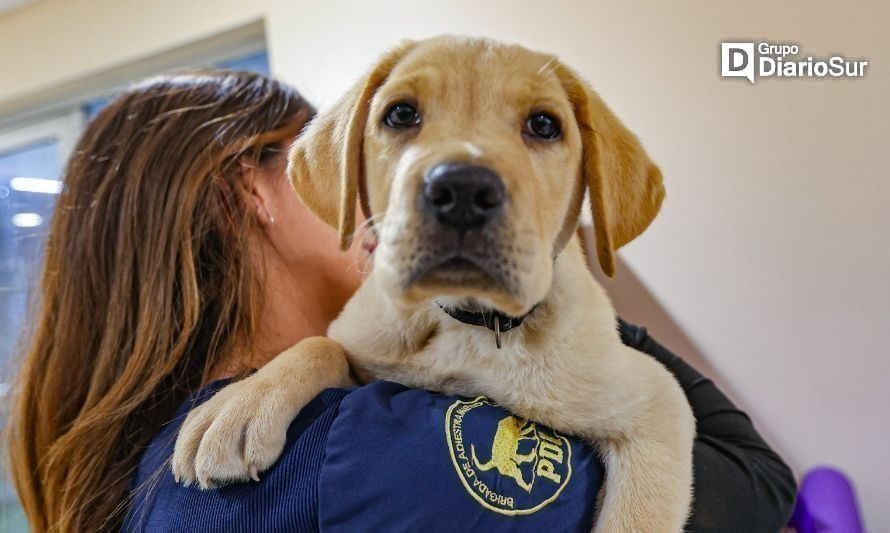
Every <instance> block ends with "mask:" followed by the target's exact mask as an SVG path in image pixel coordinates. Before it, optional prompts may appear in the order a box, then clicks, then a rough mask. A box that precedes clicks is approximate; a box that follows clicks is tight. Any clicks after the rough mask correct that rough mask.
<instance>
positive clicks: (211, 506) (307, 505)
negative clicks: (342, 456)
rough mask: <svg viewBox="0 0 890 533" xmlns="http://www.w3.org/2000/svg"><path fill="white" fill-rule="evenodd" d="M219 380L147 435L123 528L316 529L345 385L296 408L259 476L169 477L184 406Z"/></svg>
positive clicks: (207, 393)
mask: <svg viewBox="0 0 890 533" xmlns="http://www.w3.org/2000/svg"><path fill="white" fill-rule="evenodd" d="M223 385H225V383H223V382H219V383H216V384H213V385H210V386H208V387H207V388H205V389H203V390H201V391H199V392H198V393H197V394H196V395H195V397H194V398H192V399H190V400H189V401H187V402H186V403H185V404H184V405H183V406H182V408H180V410H179V412H178V413H177V414H176V416H175V417H174V419H173V420H172V421H171V422H170V423H169V424H167V425H166V426H165V427H164V429H163V430H162V431H161V432H160V433H159V434H158V435H157V436H155V438H154V439H153V441H152V443H151V444H150V445H149V447H148V449H147V450H146V451H145V453H144V455H143V457H142V460H141V462H140V465H139V469H138V472H137V475H136V479H135V480H134V482H133V483H132V491H131V497H130V505H129V510H128V513H127V517H126V519H125V521H124V527H123V530H124V531H188V532H190V533H194V532H201V531H244V532H251V531H258V532H259V531H263V532H267V531H315V530H317V529H318V514H317V510H318V477H319V473H320V471H321V468H322V463H323V460H324V455H325V453H324V452H325V445H326V443H327V440H328V433H329V431H330V428H331V425H332V424H333V421H334V420H335V419H336V417H337V413H338V408H339V405H340V402H341V401H342V399H343V398H344V397H346V396H347V395H348V394H349V393H350V390H344V389H330V390H326V391H324V392H323V393H321V394H320V395H319V396H318V397H316V398H315V399H314V400H312V402H310V403H309V404H308V405H307V406H306V407H305V408H303V410H302V411H301V412H300V414H299V416H297V418H296V419H295V420H294V421H293V423H291V425H290V427H289V428H288V432H287V442H286V445H285V449H284V452H283V453H282V456H281V458H280V459H279V460H278V462H276V463H275V464H274V465H273V466H272V467H271V468H270V469H269V470H268V471H266V472H264V473H262V474H261V479H260V482H259V483H253V482H249V483H237V484H233V485H228V486H225V487H221V488H218V489H212V490H201V489H199V488H198V487H194V486H192V487H186V486H183V485H180V484H178V483H176V481H175V480H174V479H173V474H172V471H171V468H170V457H172V455H173V446H174V444H175V441H176V434H177V433H178V431H179V427H180V425H181V424H182V422H183V421H184V419H185V416H186V414H187V413H188V411H189V409H191V408H194V407H195V406H197V405H200V404H201V403H203V402H204V401H207V400H208V399H209V398H210V397H212V396H213V394H215V393H216V392H217V391H218V390H219V389H221V388H222V386H223Z"/></svg>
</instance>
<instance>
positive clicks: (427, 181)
mask: <svg viewBox="0 0 890 533" xmlns="http://www.w3.org/2000/svg"><path fill="white" fill-rule="evenodd" d="M505 196H506V192H505V190H504V183H503V182H502V181H501V178H500V177H499V176H498V175H497V174H496V173H495V172H494V171H493V170H491V169H490V168H487V167H482V166H477V165H466V164H460V163H444V164H441V165H436V166H435V167H433V168H432V169H430V171H429V172H428V173H427V175H426V176H424V178H423V198H422V204H423V205H422V207H423V209H424V210H425V211H426V212H428V213H430V214H432V215H435V217H436V219H437V220H438V221H439V223H441V224H444V225H446V226H450V227H453V228H454V229H456V230H458V231H460V232H464V231H467V230H470V229H473V228H477V227H479V226H482V225H484V224H486V223H488V222H489V221H491V220H492V219H493V218H494V217H495V216H496V215H497V214H498V213H500V212H501V210H502V209H503V207H504V197H505Z"/></svg>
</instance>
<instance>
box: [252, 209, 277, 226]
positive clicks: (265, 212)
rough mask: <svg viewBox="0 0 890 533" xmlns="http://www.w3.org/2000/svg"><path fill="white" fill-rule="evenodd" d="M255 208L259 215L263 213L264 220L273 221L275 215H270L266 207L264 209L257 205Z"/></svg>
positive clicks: (272, 222)
mask: <svg viewBox="0 0 890 533" xmlns="http://www.w3.org/2000/svg"><path fill="white" fill-rule="evenodd" d="M256 210H257V215H259V216H261V217H262V216H263V215H265V217H266V222H268V223H269V224H274V223H275V217H273V216H272V213H270V212H269V210H268V209H266V208H264V207H260V206H257V208H256Z"/></svg>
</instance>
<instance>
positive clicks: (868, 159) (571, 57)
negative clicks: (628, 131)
mask: <svg viewBox="0 0 890 533" xmlns="http://www.w3.org/2000/svg"><path fill="white" fill-rule="evenodd" d="M137 6H138V7H137ZM545 6H546V7H545ZM888 15H890V8H888V6H887V4H886V2H883V1H881V0H868V1H860V2H856V3H855V4H854V3H847V4H844V5H841V4H840V3H838V4H837V5H836V6H829V5H828V2H820V3H814V2H805V1H803V0H795V1H788V2H769V1H767V0H750V1H748V2H744V3H741V2H734V3H729V2H707V1H687V2H683V3H682V5H681V4H679V3H667V2H646V1H643V0H634V1H627V2H609V3H605V2H582V1H577V2H572V1H569V0H561V1H552V2H547V3H542V2H539V1H532V0H523V1H518V0H497V1H494V0H490V1H486V2H478V1H471V0H452V1H448V2H445V1H442V2H427V3H422V2H409V1H406V0H376V1H375V2H360V1H352V2H348V1H339V2H333V1H330V0H328V1H322V0H301V1H298V0H254V1H253V2H244V1H243V0H242V1H234V0H216V1H214V2H212V3H210V2H201V1H200V0H176V1H173V0H156V1H154V2H151V3H146V2H142V3H139V4H136V3H135V2H121V1H119V0H117V1H115V0H79V1H78V2H70V1H66V0H43V1H42V2H39V3H37V4H35V5H33V6H30V7H26V8H22V9H20V10H18V11H15V12H13V13H11V14H10V15H7V16H5V17H0V72H3V77H4V80H3V82H2V83H0V111H2V110H10V109H15V108H16V106H17V105H18V106H23V105H25V104H30V103H33V102H35V101H37V100H39V96H40V95H41V94H44V95H48V94H53V88H58V87H64V86H65V85H66V84H72V83H75V82H76V81H77V80H79V79H82V78H84V77H88V76H91V75H94V74H96V73H98V72H100V71H102V70H104V69H109V68H113V67H115V66H118V65H121V64H124V63H126V62H128V61H133V60H136V59H139V58H143V57H146V56H149V55H152V54H156V53H159V52H162V51H164V50H165V49H168V48H170V47H173V46H176V45H180V44H184V43H187V42H189V41H192V40H195V39H199V38H203V37H206V36H208V35H211V34H213V33H214V32H219V31H223V30H225V29H228V28H231V27H234V26H237V25H239V24H244V23H247V22H249V21H251V20H254V19H256V18H257V17H259V16H265V17H266V24H267V31H268V40H269V48H270V53H271V58H272V63H273V69H274V70H275V72H277V73H278V74H279V75H281V76H283V77H284V78H285V79H287V80H290V81H292V82H294V83H296V84H297V86H298V87H300V88H301V90H303V92H304V93H306V94H307V95H308V96H310V97H311V98H313V99H315V101H318V102H322V103H325V102H331V101H332V100H333V99H334V98H335V97H336V96H337V95H339V93H340V92H341V91H342V90H343V89H344V88H345V86H346V85H347V84H348V83H349V82H350V81H351V80H352V79H354V78H355V77H356V76H358V74H359V73H360V72H361V71H362V69H363V68H364V67H365V66H366V65H367V64H368V63H369V62H370V61H371V60H372V59H373V57H374V56H376V55H377V54H378V53H379V52H380V51H382V50H383V49H384V48H385V47H387V46H388V45H390V44H392V43H394V42H396V41H398V40H400V39H401V38H403V37H421V36H425V35H431V34H436V33H442V32H449V33H481V34H486V35H489V36H493V37H498V38H503V39H507V40H511V41H518V42H521V43H524V44H526V45H527V46H530V47H535V48H541V49H545V50H550V51H554V52H558V53H559V54H561V55H562V56H563V57H564V58H565V60H566V61H567V62H569V63H570V64H572V65H574V66H576V67H577V68H578V69H579V70H581V71H582V72H583V73H585V74H586V75H587V77H588V78H589V79H590V80H591V81H592V82H593V83H594V85H595V86H596V87H597V88H598V89H599V91H600V92H601V94H602V95H603V96H604V98H605V99H606V101H607V102H609V103H611V105H612V107H613V108H614V109H615V111H616V112H617V113H618V115H619V116H621V117H623V118H624V120H625V122H626V123H627V124H628V125H629V126H630V127H631V128H632V129H633V130H634V131H636V132H637V133H638V134H639V135H640V136H641V137H642V139H643V141H644V143H645V144H646V146H647V147H648V148H649V150H650V152H651V153H652V155H653V157H654V158H655V160H656V161H658V162H659V163H660V164H661V166H662V170H663V171H664V174H665V176H666V180H667V189H668V200H667V203H666V204H665V207H664V210H663V212H662V215H661V216H660V218H659V219H658V220H657V222H656V223H655V225H654V226H653V227H652V228H651V230H650V231H649V232H647V233H646V234H645V235H644V236H643V237H642V238H641V239H639V240H638V241H637V242H635V243H633V244H631V245H630V246H628V247H627V249H626V250H625V251H624V253H623V257H624V260H625V262H626V264H627V265H628V267H629V269H630V272H631V274H628V273H624V274H622V276H626V277H625V279H624V282H622V279H621V276H619V279H618V281H617V283H618V284H619V285H621V284H622V283H624V284H627V283H629V282H632V283H636V282H637V281H639V282H641V283H642V285H643V286H644V287H645V288H646V289H648V294H649V295H651V297H652V298H654V301H647V302H646V303H645V304H644V305H645V306H650V305H657V306H660V307H661V308H663V309H664V310H665V311H666V313H667V314H668V315H669V317H670V319H671V321H672V322H673V324H674V325H675V326H677V328H678V329H675V328H668V327H665V326H664V325H663V323H659V324H656V327H655V329H656V333H663V334H664V335H665V340H666V343H667V344H669V345H671V344H672V343H673V344H674V345H677V346H681V347H684V348H689V349H695V350H697V351H699V352H700V353H701V354H704V357H705V358H706V363H705V366H707V367H708V368H710V369H711V370H713V371H714V372H715V373H716V374H717V376H718V377H719V381H720V382H721V383H722V384H724V385H725V386H726V387H727V388H728V389H729V390H730V391H731V392H732V393H733V397H734V398H735V399H737V400H738V401H739V402H740V403H741V404H742V405H743V406H744V407H746V408H747V409H748V410H749V411H750V413H751V414H752V417H753V418H754V420H755V421H756V423H757V425H758V426H759V427H760V428H761V429H762V430H763V431H764V433H765V434H767V435H768V436H769V437H770V439H771V442H772V443H773V444H774V445H775V446H776V447H777V448H778V449H779V450H780V451H781V452H783V454H784V455H785V457H786V458H787V459H788V461H789V462H790V463H791V464H792V465H793V466H794V467H795V469H796V470H797V471H798V472H804V471H805V470H806V469H808V468H810V467H812V466H814V465H818V464H824V463H831V464H836V465H838V466H840V467H841V468H843V469H844V470H846V471H847V472H849V473H850V474H851V475H852V477H853V478H854V480H855V483H856V485H857V488H858V490H859V493H860V498H861V502H862V504H863V507H864V509H865V512H866V516H867V521H868V524H869V525H870V526H871V528H872V529H873V530H876V531H879V530H881V528H887V527H888V524H890V508H888V507H887V505H886V502H888V501H890V485H888V483H887V482H886V481H885V478H886V477H887V474H890V461H888V459H887V457H886V453H885V450H884V449H885V448H886V443H887V442H890V394H888V392H886V391H887V386H886V384H885V381H886V379H887V377H888V376H890V353H888V352H890V348H888V347H890V303H888V302H890V229H888V228H890V214H888V213H890V171H888V167H887V164H888V163H887V154H888V153H890V105H888V101H887V100H888V95H890V74H888V67H887V65H888V63H890V33H888V31H887V29H886V24H887V21H888V20H890V17H888ZM740 37H747V38H753V39H758V40H766V39H769V40H791V41H796V42H799V43H800V44H801V45H802V47H803V48H804V49H805V50H810V51H813V52H814V53H816V54H818V55H828V54H831V53H835V52H840V53H844V54H848V55H854V56H866V57H869V58H870V60H871V64H870V66H869V72H868V75H867V77H866V78H865V79H863V80H859V81H838V82H832V81H818V82H816V81H813V82H805V81H767V82H763V83H759V84H757V85H756V86H751V85H749V84H748V83H747V82H744V81H724V80H722V79H720V77H719V65H718V60H719V57H718V56H719V42H720V41H721V40H727V39H733V38H740ZM35 95H36V96H35ZM622 286H623V285H622ZM618 288H619V289H620V288H621V287H618ZM632 293H633V291H631V292H630V293H628V292H627V291H623V292H622V291H621V290H618V291H616V294H619V295H622V294H623V295H626V294H632ZM623 299H624V300H627V297H626V296H625V297H624V298H623ZM639 302H640V300H638V299H637V300H636V301H621V302H620V304H621V307H622V308H623V312H624V314H626V315H627V316H629V317H630V318H634V317H642V318H646V317H649V316H652V313H651V309H650V308H648V307H642V308H641V305H640V303H639ZM661 322H664V321H661ZM680 332H682V333H680Z"/></svg>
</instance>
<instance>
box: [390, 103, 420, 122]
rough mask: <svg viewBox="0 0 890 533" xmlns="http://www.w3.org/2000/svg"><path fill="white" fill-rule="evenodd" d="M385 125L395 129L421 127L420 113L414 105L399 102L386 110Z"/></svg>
mask: <svg viewBox="0 0 890 533" xmlns="http://www.w3.org/2000/svg"><path fill="white" fill-rule="evenodd" d="M383 123H384V124H386V125H387V126H389V127H390V128H393V129H406V128H413V127H415V126H419V125H420V113H418V112H417V109H415V108H414V106H413V105H411V104H408V103H405V102H399V103H397V104H393V105H391V106H390V107H389V109H387V110H386V113H384V114H383Z"/></svg>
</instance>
